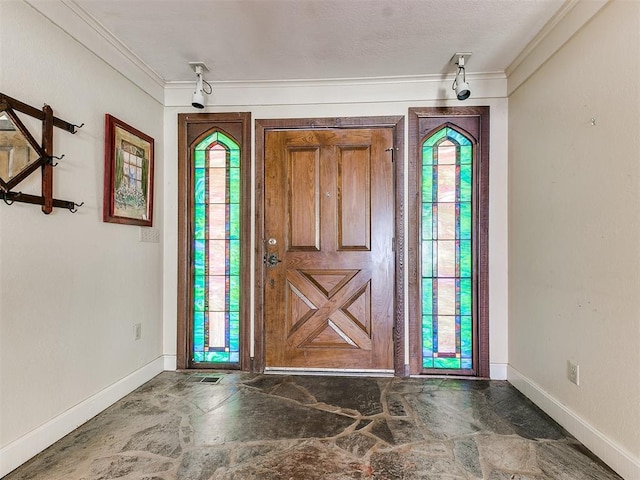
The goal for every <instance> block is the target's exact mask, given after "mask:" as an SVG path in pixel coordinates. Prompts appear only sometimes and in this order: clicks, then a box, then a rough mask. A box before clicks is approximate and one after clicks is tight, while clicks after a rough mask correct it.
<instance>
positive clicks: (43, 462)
mask: <svg viewBox="0 0 640 480" xmlns="http://www.w3.org/2000/svg"><path fill="white" fill-rule="evenodd" d="M211 375H213V374H206V375H205V374H193V373H179V372H164V373H162V374H160V375H159V376H157V377H156V378H154V379H153V380H151V381H150V382H148V383H146V384H145V385H143V386H142V387H140V388H139V389H137V390H136V391H135V392H133V393H131V394H130V395H128V396H126V397H125V398H123V399H122V400H120V401H119V402H117V403H116V404H114V405H113V406H112V407H110V408H109V409H107V410H106V411H104V412H103V413H101V414H100V415H98V416H97V417H95V418H93V419H92V420H90V421H89V422H87V423H86V424H85V425H83V426H81V427H80V428H78V429H77V430H75V431H74V432H72V433H71V434H69V435H68V436H66V437H65V438H63V439H62V440H60V441H59V442H57V443H56V444H55V445H53V446H52V447H51V448H49V449H47V450H45V451H44V452H42V453H41V454H40V455H38V456H37V457H35V458H34V459H32V460H31V461H29V462H28V463H26V464H25V465H23V466H22V467H20V468H18V469H17V470H15V471H14V472H12V473H10V474H9V475H8V476H6V477H5V480H27V479H46V480H106V479H115V478H119V479H126V480H174V479H177V480H211V479H216V480H217V479H225V480H227V479H229V480H231V479H237V480H245V479H256V480H276V479H278V480H280V479H282V480H314V479H330V480H338V479H379V480H382V479H434V480H435V479H438V480H440V479H442V480H444V479H465V480H472V479H487V480H503V479H504V480H510V479H518V480H546V479H553V480H558V479H562V480H571V479H576V480H590V479H594V480H596V479H597V480H606V479H619V478H620V477H618V476H617V475H616V474H615V473H613V472H612V471H611V470H610V469H609V468H608V467H606V466H605V465H604V464H603V463H602V462H600V461H599V460H598V459H597V458H596V457H594V456H593V455H592V454H591V453H590V452H589V451H588V450H586V449H585V448H584V447H583V446H582V445H581V444H580V443H579V442H578V441H577V440H575V439H574V438H573V437H572V436H571V435H569V434H568V433H567V432H566V431H564V430H563V429H562V428H561V427H560V426H558V424H556V423H555V422H554V421H553V420H551V419H550V418H549V417H548V416H547V415H545V414H544V413H543V412H542V411H540V410H539V409H538V408H537V407H535V406H534V405H533V404H532V403H531V402H530V401H529V400H527V399H526V398H525V397H524V396H522V395H521V394H520V393H519V392H518V391H517V390H516V389H515V388H513V387H512V386H511V385H509V384H508V383H507V382H500V381H473V380H440V379H398V378H362V377H327V376H322V377H321V376H275V375H253V374H247V373H221V374H218V376H219V377H221V379H220V381H219V383H217V384H216V383H213V382H202V381H201V380H203V379H207V380H211V378H210V376H211Z"/></svg>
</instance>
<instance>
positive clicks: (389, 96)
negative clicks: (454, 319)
mask: <svg viewBox="0 0 640 480" xmlns="http://www.w3.org/2000/svg"><path fill="white" fill-rule="evenodd" d="M454 77H455V75H453V74H449V75H422V76H401V77H376V78H341V79H311V80H264V81H251V82H246V81H245V82H241V81H233V82H210V83H211V84H212V86H213V93H212V94H211V95H208V96H207V97H206V101H207V102H208V106H212V107H232V106H246V105H255V106H257V105H263V106H268V105H310V104H323V103H333V104H350V103H387V102H410V101H425V100H455V94H454V92H453V90H452V89H451V85H452V83H453V79H454ZM467 80H468V81H469V83H470V85H471V95H472V96H473V98H496V97H497V98H504V97H505V96H506V76H505V74H504V72H488V73H480V74H477V73H476V74H469V73H468V74H467ZM193 85H194V82H167V84H166V88H165V99H164V104H165V106H167V107H184V106H190V105H191V94H192V93H193Z"/></svg>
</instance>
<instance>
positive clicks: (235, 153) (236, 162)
mask: <svg viewBox="0 0 640 480" xmlns="http://www.w3.org/2000/svg"><path fill="white" fill-rule="evenodd" d="M229 166H230V167H232V168H238V167H240V150H238V149H237V148H230V149H229Z"/></svg>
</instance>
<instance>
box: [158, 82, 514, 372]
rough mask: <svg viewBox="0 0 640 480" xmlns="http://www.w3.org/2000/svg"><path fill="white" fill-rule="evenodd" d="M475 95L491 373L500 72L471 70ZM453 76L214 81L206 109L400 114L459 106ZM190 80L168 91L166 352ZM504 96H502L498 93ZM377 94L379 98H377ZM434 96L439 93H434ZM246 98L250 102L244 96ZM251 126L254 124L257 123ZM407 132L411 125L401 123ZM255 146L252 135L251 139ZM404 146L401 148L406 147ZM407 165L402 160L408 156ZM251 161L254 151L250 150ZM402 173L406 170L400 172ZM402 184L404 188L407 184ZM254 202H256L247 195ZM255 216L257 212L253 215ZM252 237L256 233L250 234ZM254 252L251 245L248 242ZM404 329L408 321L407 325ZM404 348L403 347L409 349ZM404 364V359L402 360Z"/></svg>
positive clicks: (500, 278) (501, 329)
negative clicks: (479, 113)
mask: <svg viewBox="0 0 640 480" xmlns="http://www.w3.org/2000/svg"><path fill="white" fill-rule="evenodd" d="M469 81H470V83H471V86H472V95H473V97H472V98H471V99H470V100H468V101H465V102H464V105H489V106H490V107H491V112H490V115H491V132H490V133H491V137H490V147H491V152H490V155H491V158H490V180H489V183H490V199H489V204H490V213H489V216H490V227H489V249H490V251H489V257H490V259H489V261H490V265H491V268H490V271H489V277H490V278H489V285H490V298H489V308H490V363H491V375H492V377H493V378H503V379H504V378H506V366H507V360H508V359H507V338H508V337H507V330H508V327H507V256H506V250H507V200H506V196H507V141H506V131H507V101H506V99H505V98H504V96H505V93H506V80H505V79H504V78H502V79H499V78H473V77H469ZM451 82H452V80H445V81H444V82H442V81H440V80H438V81H431V82H430V81H425V82H418V81H411V82H402V81H399V80H398V81H386V82H380V81H371V82H367V81H363V82H359V83H358V82H353V83H352V82H339V81H337V82H265V83H260V84H251V85H242V86H236V85H229V86H226V85H222V86H220V85H218V86H214V92H213V99H212V101H213V102H214V104H215V106H210V107H207V109H206V110H205V112H229V111H231V112H234V111H235V112H251V114H252V120H253V123H254V122H255V120H256V119H269V118H304V117H314V118H315V117H357V116H379V115H403V116H405V119H406V118H407V114H408V108H409V107H423V106H447V105H460V102H458V101H457V100H452V99H451V97H452V96H453V93H452V91H451V88H450V87H451ZM191 92H192V85H188V86H183V85H175V86H171V87H170V88H168V89H167V95H166V98H165V105H167V108H166V109H165V149H166V155H165V173H166V178H167V182H166V184H165V187H166V191H165V248H164V265H165V268H164V302H165V304H164V333H163V339H164V340H163V344H164V353H165V354H166V355H167V356H168V357H175V354H176V328H177V325H176V309H177V306H176V303H177V302H176V291H177V283H176V282H177V272H176V268H177V220H176V219H177V209H178V207H177V195H178V193H177V182H175V181H172V180H171V179H173V178H177V172H178V166H177V155H178V146H177V116H178V113H183V112H195V111H196V110H195V109H193V108H191V107H190V106H187V105H190V102H191V100H190V99H191ZM501 97H502V98H501ZM376 98H378V100H377V101H374V99H376ZM438 99H439V100H438ZM243 100H244V101H246V102H247V103H242V102H243ZM254 126H255V123H254V125H252V129H253V128H254ZM405 131H406V132H407V135H408V128H407V127H406V126H405ZM253 144H254V145H255V142H254V143H253ZM406 150H408V149H405V151H406ZM404 160H405V170H406V165H407V163H406V162H407V159H406V158H405V159H404ZM252 161H253V162H255V151H252ZM405 178H406V174H405ZM405 191H406V189H405ZM252 204H253V201H252ZM252 218H254V216H253V215H252ZM252 239H253V235H252ZM251 251H252V252H253V251H254V249H253V248H252V249H251ZM406 331H407V332H408V328H407V329H406ZM406 351H407V355H408V351H409V349H408V347H407V348H406ZM407 363H408V359H407Z"/></svg>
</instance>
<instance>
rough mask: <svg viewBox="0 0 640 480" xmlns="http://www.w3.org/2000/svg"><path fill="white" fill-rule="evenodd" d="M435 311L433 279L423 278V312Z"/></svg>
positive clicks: (425, 313) (426, 313)
mask: <svg viewBox="0 0 640 480" xmlns="http://www.w3.org/2000/svg"><path fill="white" fill-rule="evenodd" d="M431 313H433V280H432V279H431V278H423V279H422V314H423V315H430V314H431Z"/></svg>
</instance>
